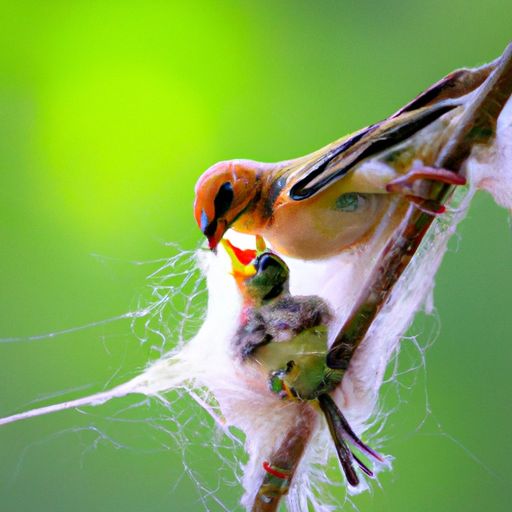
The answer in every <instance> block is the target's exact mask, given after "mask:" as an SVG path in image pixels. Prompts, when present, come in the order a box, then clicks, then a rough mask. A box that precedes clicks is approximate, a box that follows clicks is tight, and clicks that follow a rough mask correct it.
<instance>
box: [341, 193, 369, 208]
mask: <svg viewBox="0 0 512 512" xmlns="http://www.w3.org/2000/svg"><path fill="white" fill-rule="evenodd" d="M362 199H363V198H362V197H361V195H360V194H356V193H355V192H348V193H347V194H342V195H341V196H339V197H338V199H336V210H340V211H342V212H355V211H356V210H357V209H358V208H359V207H360V206H361V204H360V203H361V201H362Z"/></svg>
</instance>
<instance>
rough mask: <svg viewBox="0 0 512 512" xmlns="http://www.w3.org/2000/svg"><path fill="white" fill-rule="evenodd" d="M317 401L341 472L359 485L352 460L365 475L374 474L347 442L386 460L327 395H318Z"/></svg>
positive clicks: (374, 456)
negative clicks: (361, 437) (362, 438)
mask: <svg viewBox="0 0 512 512" xmlns="http://www.w3.org/2000/svg"><path fill="white" fill-rule="evenodd" d="M318 402H319V405H320V408H321V409H322V412H323V413H324V415H325V419H326V421H327V425H328V427H329V431H330V433H331V436H332V439H333V441H334V446H335V448H336V452H337V454H338V459H339V461H340V464H341V467H342V469H343V472H344V473H345V477H346V479H347V482H348V483H349V484H350V485H351V486H353V487H356V486H357V485H359V477H358V476H357V473H356V471H355V470H354V466H353V462H356V463H357V465H358V466H359V467H360V468H361V470H362V471H363V472H364V473H365V474H366V475H368V476H369V477H371V478H373V477H374V476H375V475H374V472H373V471H372V470H371V469H370V468H369V467H368V466H367V465H366V464H365V463H364V462H363V461H362V460H361V459H360V458H359V457H358V456H357V455H355V454H354V452H353V451H352V450H351V449H350V448H349V447H348V445H347V442H348V443H350V444H351V445H353V446H354V447H355V448H357V449H358V450H359V451H360V452H361V453H363V454H364V455H366V456H367V457H368V458H370V459H372V460H374V461H376V462H379V463H385V462H386V461H385V459H384V457H383V456H382V455H380V454H379V453H377V452H376V451H375V450H373V449H372V448H370V447H369V446H368V445H366V444H365V443H363V441H361V439H360V438H359V437H358V436H357V434H356V433H355V432H354V431H353V430H352V428H351V426H350V424H349V423H348V421H347V420H346V418H345V416H343V414H342V412H341V411H340V410H339V408H338V406H337V405H336V403H335V402H334V400H333V399H332V398H331V397H330V396H329V395H327V394H323V395H320V396H319V397H318Z"/></svg>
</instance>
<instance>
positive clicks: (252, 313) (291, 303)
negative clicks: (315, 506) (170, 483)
mask: <svg viewBox="0 0 512 512" xmlns="http://www.w3.org/2000/svg"><path fill="white" fill-rule="evenodd" d="M222 244H223V246H224V248H225V250H226V251H227V253H228V255H229V256H230V258H231V262H232V274H233V277H234V279H235V281H236V283H237V287H238V290H239V292H240V294H241V297H242V311H241V315H240V319H239V327H238V329H237V331H236V333H235V335H234V337H233V341H232V350H233V351H234V357H235V358H237V359H238V360H239V362H240V363H241V364H242V365H253V366H254V367H255V368H256V369H257V370H258V371H259V372H260V373H261V376H262V378H263V379H266V381H267V385H268V389H269V392H270V393H273V394H275V395H276V398H277V399H282V400H294V401H300V402H308V403H311V404H313V406H314V407H316V408H317V409H320V410H321V411H322V413H323V415H324V417H325V419H326V422H327V425H328V427H329V431H330V433H331V437H332V439H333V442H334V446H335V448H336V452H337V454H338V458H339V461H340V464H341V467H342V469H343V472H344V473H345V476H346V478H347V481H348V483H349V484H350V485H352V486H357V485H358V484H359V476H358V475H357V472H356V471H355V469H354V462H355V463H356V464H357V465H358V466H359V467H360V468H361V470H362V471H363V472H364V473H365V474H367V475H368V476H373V472H372V471H371V469H370V468H368V466H367V465H366V464H365V463H364V462H363V461H362V460H361V459H360V458H359V457H358V456H357V455H356V454H354V452H353V450H351V449H350V448H349V446H348V444H347V443H350V444H351V445H352V446H353V447H355V448H356V449H358V450H359V451H360V452H361V453H364V454H365V455H366V456H367V457H369V458H370V459H372V460H374V461H377V462H384V459H383V458H382V457H381V456H380V455H379V454H378V453H377V452H375V451H374V450H372V449H371V448H370V447H368V446H367V445H366V444H364V443H363V442H362V441H361V440H360V439H359V437H358V436H357V435H356V434H355V433H354V431H353V430H352V428H351V427H350V424H349V423H348V421H347V420H346V419H345V417H344V416H343V414H342V412H341V411H340V410H339V408H338V407H337V405H336V403H335V402H334V400H333V399H332V398H331V396H330V393H331V392H332V391H333V390H334V389H335V388H336V387H337V385H338V384H339V383H340V381H341V377H342V375H343V372H342V371H339V370H332V369H331V368H328V367H327V364H326V356H327V326H328V324H329V322H330V321H331V320H332V313H331V311H330V308H329V306H328V304H327V303H326V302H325V301H324V300H323V299H321V298H320V297H318V296H316V295H308V296H292V295H291V294H290V292H289V286H288V285H289V269H288V266H287V265H286V263H285V262H284V261H283V260H282V259H281V258H280V257H279V256H278V255H277V254H275V253H274V252H272V251H269V250H266V248H265V246H264V242H263V241H262V239H261V238H259V242H258V245H259V248H258V251H254V250H240V249H238V248H237V247H236V246H234V245H233V244H231V243H230V242H229V241H227V240H223V241H222ZM264 467H265V470H266V471H267V473H268V474H269V475H270V476H271V477H272V476H273V477H275V476H276V474H283V475H284V474H285V473H286V471H284V472H283V469H285V468H280V469H279V470H277V469H276V468H272V467H267V466H265V465H264ZM269 478H270V477H269ZM270 481H273V479H272V478H270ZM276 484H277V487H278V488H276V489H273V492H281V493H284V492H286V486H287V485H288V484H289V482H287V481H286V478H285V477H283V478H282V479H279V478H278V479H277V482H276ZM269 485H270V482H269Z"/></svg>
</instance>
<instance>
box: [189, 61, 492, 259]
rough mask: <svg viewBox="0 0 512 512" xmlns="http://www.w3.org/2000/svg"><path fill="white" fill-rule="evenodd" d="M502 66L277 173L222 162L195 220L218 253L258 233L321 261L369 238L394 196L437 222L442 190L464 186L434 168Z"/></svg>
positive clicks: (435, 89) (200, 186)
mask: <svg viewBox="0 0 512 512" xmlns="http://www.w3.org/2000/svg"><path fill="white" fill-rule="evenodd" d="M494 67H495V63H492V64H489V65H487V66H484V67H482V68H478V69H465V70H459V71H456V72H454V73H452V74H450V75H448V76H447V77H445V78H444V79H443V80H441V81H440V82H438V83H436V84H434V85H433V86H432V87H431V88H429V89H427V90H426V91H425V92H424V93H422V94H421V95H420V96H418V97H417V98H416V99H415V100H413V101H411V102H410V103H408V104H407V105H406V106H405V107H403V108H402V109H400V110H399V111H398V112H397V113H395V114H394V115H392V116H391V117H390V118H388V119H386V120H384V121H382V122H380V123H377V124H374V125H371V126H369V127H367V128H364V129H362V130H360V131H358V132H357V133H355V134H353V135H351V136H348V137H345V138H342V139H340V140H337V141H335V142H333V143H332V144H329V145H328V146H326V147H324V148H322V149H320V150H318V151H315V152H314V153H312V154H310V155H307V156H304V157H302V158H298V159H295V160H289V161H285V162H279V163H275V164H268V163H260V162H255V161H251V160H231V161H225V162H220V163H217V164H215V165H214V166H212V167H211V168H210V169H208V170H207V171H206V172H205V173H204V174H203V175H202V176H201V177H200V179H199V181H198V183H197V185H196V199H195V206H194V213H195V218H196V221H197V223H198V225H199V227H200V229H201V231H202V232H203V234H204V235H205V236H206V237H207V239H208V241H209V245H210V248H212V249H214V248H215V247H216V246H217V244H218V243H219V241H220V240H221V238H222V237H223V235H224V233H225V232H226V230H227V229H228V228H230V227H232V228H233V229H235V230H237V231H240V232H244V233H250V234H260V235H262V236H263V237H264V238H265V239H267V240H268V241H270V243H271V245H272V247H273V248H274V249H276V250H277V251H278V252H279V253H280V254H283V255H288V256H292V257H296V258H301V259H321V258H326V257H329V256H332V255H334V254H338V253H339V252H341V251H343V250H346V249H347V248H349V247H352V246H354V245H355V244H358V243H360V242H362V241H364V240H365V239H367V238H368V236H369V235H370V234H371V232H372V230H373V229H374V228H375V227H376V225H377V224H378V222H379V220H380V219H381V218H382V216H383V215H384V213H385V212H386V211H387V210H388V206H389V204H390V202H391V201H392V198H393V197H403V198H404V200H403V201H401V202H400V203H401V205H402V206H403V208H402V209H401V211H403V209H404V208H406V207H407V205H408V201H413V202H414V203H415V204H416V205H417V206H418V207H419V208H420V209H422V210H424V211H427V212H429V213H432V214H433V215H435V214H437V213H441V212H442V211H443V207H442V205H439V204H436V203H434V202H432V201H431V188H432V186H433V185H434V184H435V182H442V183H448V184H453V185H462V184H464V183H465V179H464V178H463V177H462V176H459V175H457V174H455V173H453V172H451V171H450V170H445V169H436V168H434V167H432V166H433V165H434V162H435V159H436V157H437V155H438V154H439V152H440V150H441V148H443V147H444V145H445V144H446V142H447V141H448V139H449V137H450V135H451V134H452V133H453V130H454V129H455V127H456V126H457V122H458V119H459V118H460V116H461V115H462V114H463V113H464V111H465V109H466V107H467V106H468V105H469V104H470V103H471V101H470V99H471V94H469V93H471V92H472V91H473V90H475V89H476V88H477V87H478V86H479V85H481V84H482V82H483V81H484V80H485V79H486V78H487V77H488V76H489V74H490V72H491V71H492V70H493V69H494Z"/></svg>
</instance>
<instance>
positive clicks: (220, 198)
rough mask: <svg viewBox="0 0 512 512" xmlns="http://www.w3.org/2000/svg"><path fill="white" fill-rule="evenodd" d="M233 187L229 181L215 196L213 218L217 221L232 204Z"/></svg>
mask: <svg viewBox="0 0 512 512" xmlns="http://www.w3.org/2000/svg"><path fill="white" fill-rule="evenodd" d="M233 198H234V194H233V185H231V183H230V182H229V181H227V182H226V183H224V184H222V185H221V187H220V188H219V191H218V192H217V195H216V196H215V200H214V203H213V204H214V206H215V217H216V218H217V219H218V218H219V217H222V216H223V215H224V214H225V213H226V212H227V211H228V210H229V209H230V208H231V204H232V203H233Z"/></svg>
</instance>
